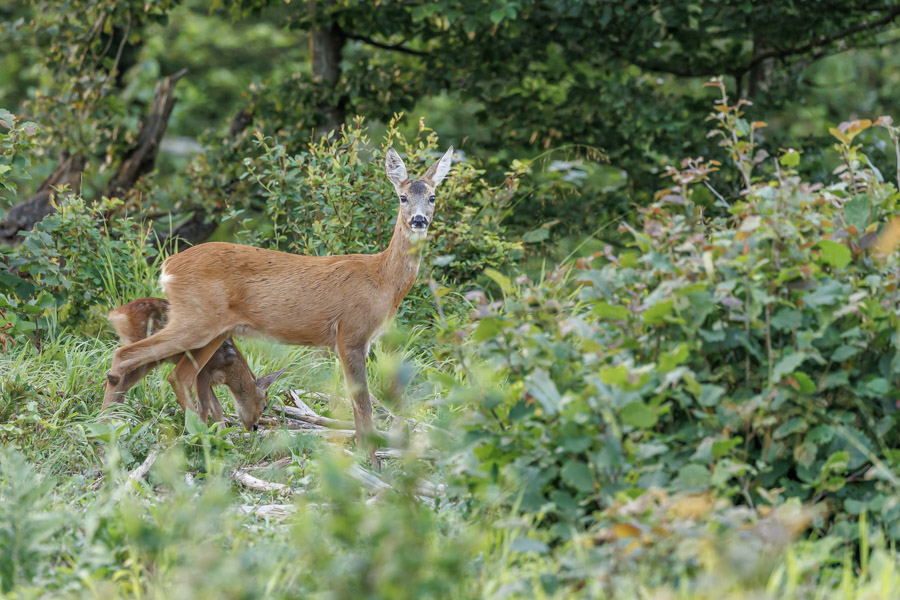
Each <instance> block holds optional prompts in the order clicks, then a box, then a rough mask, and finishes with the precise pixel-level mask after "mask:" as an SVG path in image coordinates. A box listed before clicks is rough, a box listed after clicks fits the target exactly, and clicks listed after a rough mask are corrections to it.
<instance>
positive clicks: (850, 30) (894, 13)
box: [745, 7, 900, 72]
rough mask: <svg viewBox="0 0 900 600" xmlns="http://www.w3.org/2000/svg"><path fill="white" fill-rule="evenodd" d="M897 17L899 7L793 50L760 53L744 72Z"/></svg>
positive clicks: (873, 27)
mask: <svg viewBox="0 0 900 600" xmlns="http://www.w3.org/2000/svg"><path fill="white" fill-rule="evenodd" d="M898 16H900V7H895V8H893V9H891V11H890V12H889V13H888V14H886V15H885V16H883V17H882V18H880V19H876V20H874V21H870V22H868V23H860V24H859V25H854V26H853V27H848V28H846V29H843V30H841V31H838V32H837V33H833V34H831V35H828V36H825V37H821V38H819V39H817V40H813V41H811V42H809V43H807V44H803V45H802V46H797V47H795V48H786V49H784V50H778V49H774V48H773V49H771V50H766V51H765V52H760V53H759V54H758V55H756V56H754V57H753V60H751V61H750V63H749V64H748V65H747V67H746V70H750V69H752V68H753V67H755V66H756V65H758V64H759V63H761V62H762V61H764V60H767V59H769V58H781V59H783V58H787V57H788V56H794V55H796V54H804V53H806V52H809V51H810V50H814V49H816V48H821V47H822V46H827V45H829V44H833V43H834V42H837V41H839V40H842V39H844V38H847V37H850V36H851V35H855V34H857V33H862V32H863V31H870V30H872V29H876V28H878V27H881V26H882V25H887V24H888V23H890V22H891V21H893V20H895V19H896V18H897V17H898ZM746 70H745V72H746Z"/></svg>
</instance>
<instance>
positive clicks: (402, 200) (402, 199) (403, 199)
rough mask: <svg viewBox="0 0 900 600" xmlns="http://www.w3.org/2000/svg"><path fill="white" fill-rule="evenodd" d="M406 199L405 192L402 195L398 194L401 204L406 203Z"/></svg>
mask: <svg viewBox="0 0 900 600" xmlns="http://www.w3.org/2000/svg"><path fill="white" fill-rule="evenodd" d="M407 200H408V198H407V197H406V195H405V194H404V195H403V196H400V202H402V203H403V204H406V201H407Z"/></svg>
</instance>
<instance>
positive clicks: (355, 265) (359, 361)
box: [103, 146, 453, 457]
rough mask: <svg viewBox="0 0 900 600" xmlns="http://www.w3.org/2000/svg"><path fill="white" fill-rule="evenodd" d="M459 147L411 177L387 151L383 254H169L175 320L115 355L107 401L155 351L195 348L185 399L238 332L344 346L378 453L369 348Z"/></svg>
mask: <svg viewBox="0 0 900 600" xmlns="http://www.w3.org/2000/svg"><path fill="white" fill-rule="evenodd" d="M452 154H453V147H452V146H451V147H450V149H448V150H447V152H446V153H445V154H444V155H443V156H442V157H441V158H440V159H439V160H438V161H436V162H435V163H434V164H432V165H431V166H430V167H429V168H428V170H427V171H426V172H425V175H424V176H423V177H422V179H409V178H408V176H407V172H406V166H405V165H404V164H403V160H402V159H401V158H400V155H399V154H397V152H396V150H394V149H393V148H389V149H388V150H387V153H386V155H385V171H386V174H387V178H388V179H389V180H390V182H391V183H392V184H394V188H395V190H396V192H397V195H398V196H399V200H400V203H399V212H398V215H397V222H396V224H395V226H394V233H393V236H392V237H391V242H390V244H389V245H388V247H387V249H386V250H384V251H383V252H381V253H379V254H348V255H338V256H299V255H295V254H289V253H286V252H277V251H274V250H264V249H262V248H254V247H251V246H241V245H238V244H229V243H224V242H208V243H205V244H199V245H197V246H194V247H192V248H188V249H187V250H185V251H183V252H180V253H178V254H175V255H174V256H171V257H169V258H168V259H167V260H166V261H165V262H164V263H163V267H162V275H161V277H160V283H161V284H162V287H163V289H164V290H165V291H166V295H167V296H168V298H169V305H170V306H169V322H168V324H167V325H166V326H165V328H164V329H162V330H161V331H159V332H158V333H156V334H154V335H152V336H150V337H148V338H146V339H144V340H140V341H137V342H135V343H133V344H128V345H126V346H122V347H121V348H119V349H118V350H116V352H115V354H114V355H113V361H112V365H111V367H110V370H109V374H108V375H107V379H108V382H109V385H108V386H107V389H106V393H105V394H104V398H103V407H106V406H108V405H109V404H110V403H112V402H113V401H115V400H117V399H119V398H121V396H122V395H123V394H124V392H125V390H126V389H127V388H125V387H124V386H123V385H122V383H123V377H124V376H125V375H126V374H127V373H128V372H129V371H133V370H134V369H137V368H140V367H141V366H142V365H145V364H147V363H150V362H152V361H155V360H161V359H163V358H167V357H169V356H172V355H174V354H178V353H180V352H184V351H186V350H190V352H191V355H192V357H193V360H188V357H187V356H185V357H184V358H182V359H181V360H180V361H179V363H178V365H177V366H176V367H175V370H174V371H173V377H174V381H175V382H176V387H175V393H176V395H178V398H179V403H181V404H182V406H186V405H187V403H188V399H189V397H190V394H191V388H192V387H193V384H194V380H195V379H196V377H197V373H198V372H199V371H200V370H201V369H202V368H203V366H204V365H205V364H206V362H207V361H208V360H209V358H210V357H211V356H213V354H215V352H216V349H217V348H218V347H219V345H220V344H221V343H222V342H223V341H224V340H225V339H227V338H228V337H229V336H230V335H231V334H233V333H234V334H250V333H253V334H258V335H263V336H266V337H269V338H273V339H275V340H277V341H280V342H283V343H286V344H297V345H305V346H324V347H329V348H333V349H335V350H337V353H338V356H339V357H340V359H341V363H342V365H343V369H344V378H345V379H346V381H347V388H348V392H349V394H350V397H351V400H352V404H353V419H354V422H355V425H356V435H357V440H358V441H359V442H363V441H366V442H367V443H368V444H369V453H370V456H373V457H374V446H373V445H372V444H373V439H372V437H371V434H373V433H374V425H373V422H372V405H371V402H370V400H369V389H368V383H367V381H366V356H367V355H368V352H369V344H370V343H371V341H372V338H373V337H374V336H375V334H376V332H377V331H378V330H379V329H381V328H382V327H383V326H384V324H385V322H386V321H388V320H389V319H391V318H392V317H393V316H394V315H395V314H396V312H397V308H398V307H399V305H400V302H401V301H402V300H403V298H404V297H405V296H406V294H407V293H408V292H409V290H410V288H412V286H413V283H415V280H416V276H417V275H418V272H419V261H420V257H421V250H422V241H423V240H424V239H425V237H426V233H427V231H428V225H429V224H430V223H431V220H432V216H433V215H434V203H435V196H434V190H435V188H436V187H437V185H438V184H439V183H440V182H441V180H443V179H444V177H446V175H447V173H448V172H449V171H450V167H451V163H452Z"/></svg>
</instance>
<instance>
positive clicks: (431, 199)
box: [428, 194, 434, 204]
mask: <svg viewBox="0 0 900 600" xmlns="http://www.w3.org/2000/svg"><path fill="white" fill-rule="evenodd" d="M428 201H429V202H431V203H432V204H434V194H432V195H431V196H428Z"/></svg>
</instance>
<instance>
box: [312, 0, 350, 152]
mask: <svg viewBox="0 0 900 600" xmlns="http://www.w3.org/2000/svg"><path fill="white" fill-rule="evenodd" d="M308 6H309V11H310V14H311V15H312V14H314V13H315V10H316V0H309V2H308ZM346 40H347V37H346V36H345V35H344V32H343V30H342V29H341V28H340V26H339V25H338V24H337V23H332V24H331V25H330V26H328V28H327V29H313V30H312V31H310V32H309V56H310V61H311V62H312V74H313V80H314V81H315V82H316V83H318V84H320V85H323V86H326V87H328V88H331V89H334V87H335V86H336V85H337V83H338V81H339V80H340V78H341V59H342V58H343V51H344V42H346ZM318 109H319V113H320V115H321V117H322V123H321V125H320V126H319V129H318V131H317V134H318V135H329V134H331V133H332V132H333V131H336V130H338V129H340V128H341V125H343V124H344V121H345V119H346V113H345V109H344V101H343V99H341V100H338V101H337V104H320V105H319V107H318Z"/></svg>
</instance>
